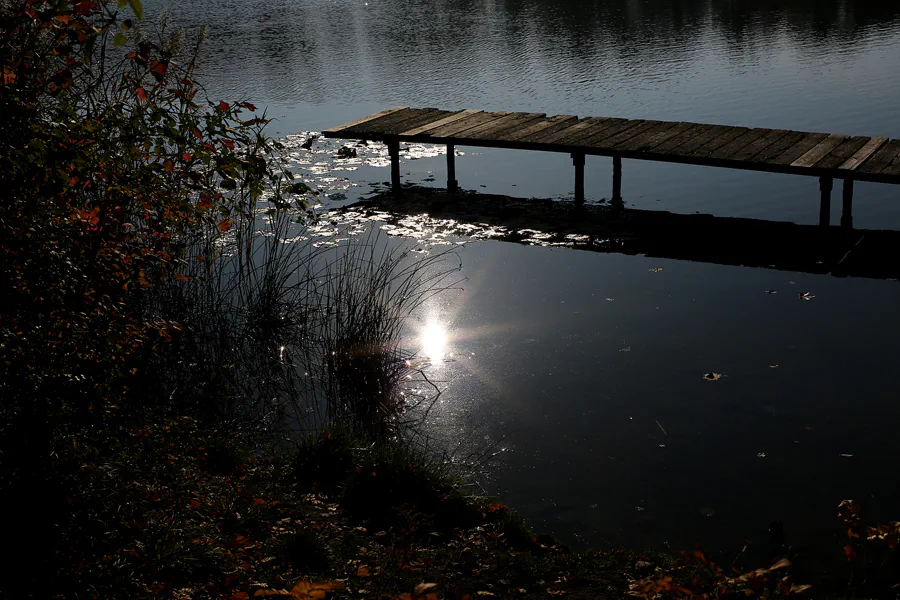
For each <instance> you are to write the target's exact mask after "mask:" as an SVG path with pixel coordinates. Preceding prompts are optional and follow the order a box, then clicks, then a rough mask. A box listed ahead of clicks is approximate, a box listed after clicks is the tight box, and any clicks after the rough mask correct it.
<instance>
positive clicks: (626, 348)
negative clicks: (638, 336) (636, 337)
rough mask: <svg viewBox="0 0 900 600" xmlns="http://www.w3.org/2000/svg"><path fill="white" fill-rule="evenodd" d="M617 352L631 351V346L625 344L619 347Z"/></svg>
mask: <svg viewBox="0 0 900 600" xmlns="http://www.w3.org/2000/svg"><path fill="white" fill-rule="evenodd" d="M619 352H631V346H625V347H624V348H622V349H620V350H619Z"/></svg>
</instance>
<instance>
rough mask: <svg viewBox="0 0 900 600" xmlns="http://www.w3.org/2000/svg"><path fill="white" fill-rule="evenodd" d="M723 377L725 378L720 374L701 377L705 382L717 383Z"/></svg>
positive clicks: (708, 374)
mask: <svg viewBox="0 0 900 600" xmlns="http://www.w3.org/2000/svg"><path fill="white" fill-rule="evenodd" d="M723 377H725V376H724V375H722V374H721V373H707V374H705V375H704V376H703V379H705V380H707V381H718V380H720V379H722V378H723Z"/></svg>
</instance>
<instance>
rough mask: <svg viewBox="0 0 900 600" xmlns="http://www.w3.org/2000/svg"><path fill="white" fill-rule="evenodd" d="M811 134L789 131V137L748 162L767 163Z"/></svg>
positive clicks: (750, 158)
mask: <svg viewBox="0 0 900 600" xmlns="http://www.w3.org/2000/svg"><path fill="white" fill-rule="evenodd" d="M807 135H809V133H807V132H805V131H788V132H787V135H785V136H784V137H782V138H781V139H779V140H778V141H777V142H775V143H774V144H772V145H771V146H768V147H766V148H765V149H763V150H762V151H761V152H759V153H757V154H756V155H754V156H751V157H748V158H747V161H748V162H753V163H765V162H769V161H770V160H774V159H775V158H778V157H779V156H780V155H781V153H782V152H784V151H785V150H787V149H788V148H790V147H792V146H793V145H794V144H796V143H797V142H799V141H800V140H802V139H803V138H805V137H806V136H807Z"/></svg>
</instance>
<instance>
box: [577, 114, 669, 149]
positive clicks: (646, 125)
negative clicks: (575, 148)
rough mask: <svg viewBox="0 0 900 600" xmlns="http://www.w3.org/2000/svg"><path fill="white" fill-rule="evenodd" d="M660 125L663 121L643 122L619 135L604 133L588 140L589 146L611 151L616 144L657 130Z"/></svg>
mask: <svg viewBox="0 0 900 600" xmlns="http://www.w3.org/2000/svg"><path fill="white" fill-rule="evenodd" d="M660 123H662V121H650V120H646V121H642V122H641V123H639V124H636V125H635V126H633V127H629V128H628V129H625V130H623V131H620V132H618V133H611V134H609V132H604V133H602V134H600V135H599V136H594V137H592V138H591V139H590V140H587V144H588V145H590V146H591V147H592V148H603V149H610V148H612V147H613V146H615V145H616V144H619V143H621V142H627V141H628V140H630V139H632V138H634V137H635V136H637V135H639V134H640V133H641V132H644V131H648V130H650V129H655V128H656V127H657V126H658V125H659V124H660Z"/></svg>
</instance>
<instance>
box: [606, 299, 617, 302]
mask: <svg viewBox="0 0 900 600" xmlns="http://www.w3.org/2000/svg"><path fill="white" fill-rule="evenodd" d="M606 301H607V302H615V301H616V299H615V298H607V299H606Z"/></svg>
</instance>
